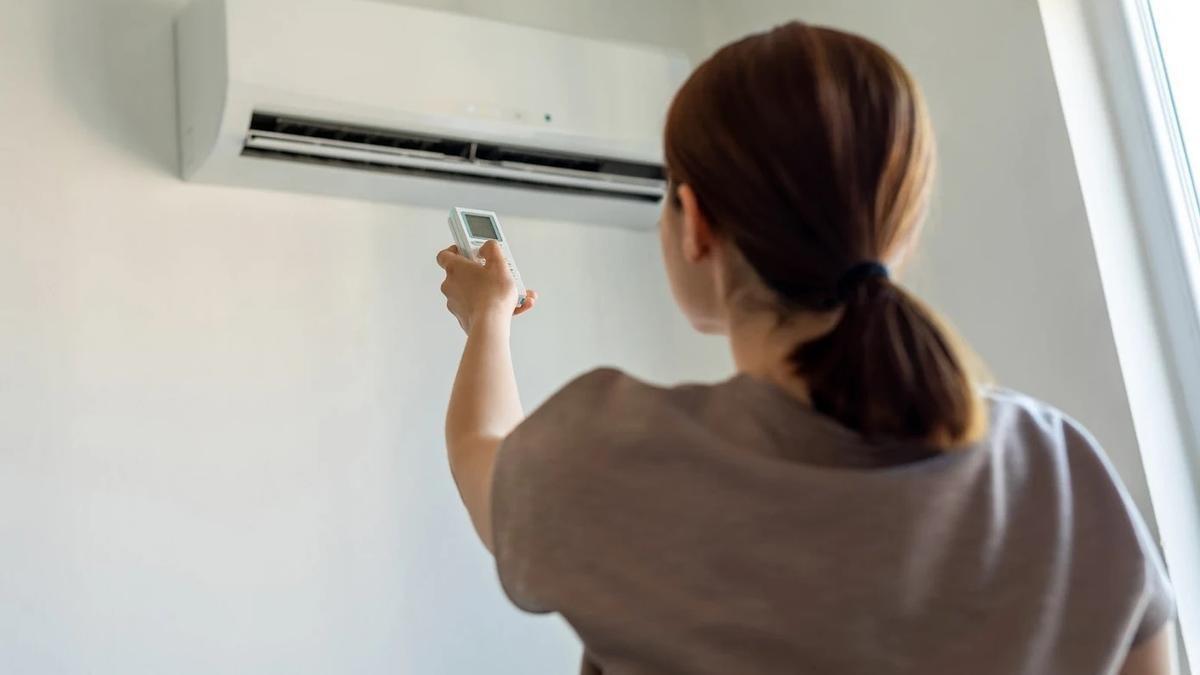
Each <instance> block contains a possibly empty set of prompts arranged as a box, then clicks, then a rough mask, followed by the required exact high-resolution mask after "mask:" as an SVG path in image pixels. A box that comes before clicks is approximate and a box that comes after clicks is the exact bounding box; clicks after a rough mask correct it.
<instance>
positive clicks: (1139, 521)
mask: <svg viewBox="0 0 1200 675" xmlns="http://www.w3.org/2000/svg"><path fill="white" fill-rule="evenodd" d="M1067 425H1068V432H1067V434H1068V438H1069V439H1070V440H1071V441H1073V442H1072V443H1071V444H1072V445H1073V446H1075V448H1076V449H1077V450H1082V456H1083V461H1078V460H1079V455H1077V466H1076V469H1081V471H1080V474H1082V477H1084V478H1085V479H1086V481H1087V482H1088V483H1090V485H1088V486H1086V487H1084V486H1077V487H1078V488H1081V489H1082V490H1084V491H1086V492H1087V494H1089V495H1091V496H1093V497H1095V498H1096V499H1098V500H1100V501H1104V502H1111V508H1109V509H1105V510H1104V511H1103V512H1105V513H1108V514H1110V515H1111V518H1110V519H1109V522H1108V523H1106V526H1107V529H1108V530H1109V532H1110V537H1111V544H1112V546H1113V547H1115V548H1114V549H1113V550H1112V554H1113V555H1121V556H1122V557H1126V556H1128V557H1131V559H1133V560H1134V561H1135V562H1136V563H1137V565H1136V569H1140V570H1142V573H1143V576H1144V579H1143V580H1142V583H1141V585H1140V589H1141V593H1140V597H1139V598H1137V599H1136V602H1134V603H1133V604H1134V606H1135V607H1137V614H1136V615H1135V616H1133V617H1132V620H1133V622H1134V629H1133V644H1138V643H1140V642H1141V641H1143V640H1145V639H1147V638H1150V637H1152V636H1154V635H1155V634H1156V633H1157V632H1158V631H1159V629H1161V628H1162V627H1163V626H1164V625H1166V624H1167V623H1168V622H1169V621H1171V620H1172V619H1173V618H1174V617H1175V597H1174V593H1173V592H1172V590H1171V582H1170V580H1169V578H1168V576H1167V571H1166V567H1165V565H1164V564H1163V559H1162V555H1161V553H1160V552H1159V548H1158V544H1157V542H1156V541H1155V540H1154V536H1153V535H1152V534H1151V532H1150V528H1149V527H1147V525H1146V522H1145V520H1144V519H1143V518H1142V514H1141V511H1140V510H1139V509H1138V507H1137V505H1136V504H1135V503H1134V502H1133V498H1132V497H1130V495H1129V492H1128V491H1127V490H1126V489H1125V486H1124V484H1123V483H1122V482H1121V479H1120V477H1119V475H1118V474H1117V472H1116V469H1115V468H1114V467H1113V466H1112V464H1111V463H1110V462H1109V461H1108V458H1107V457H1106V455H1105V454H1104V451H1103V450H1102V449H1101V447H1100V445H1099V443H1098V442H1097V441H1096V439H1095V438H1093V437H1092V436H1091V434H1090V433H1088V431H1087V430H1086V429H1084V428H1083V427H1082V426H1080V425H1079V424H1078V423H1077V422H1075V421H1074V420H1070V419H1068V420H1067ZM1096 506H1097V507H1098V506H1099V505H1096Z"/></svg>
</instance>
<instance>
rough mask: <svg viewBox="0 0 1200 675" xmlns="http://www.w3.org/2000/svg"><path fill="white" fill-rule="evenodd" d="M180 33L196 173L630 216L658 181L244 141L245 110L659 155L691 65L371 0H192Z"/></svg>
mask: <svg viewBox="0 0 1200 675" xmlns="http://www.w3.org/2000/svg"><path fill="white" fill-rule="evenodd" d="M176 40H177V45H178V49H179V53H178V62H179V65H178V73H179V105H180V111H179V117H180V144H181V165H182V173H183V175H184V176H185V177H186V178H188V179H190V180H195V181H201V182H211V183H220V184H228V185H242V186H246V187H264V188H269V189H283V190H293V191H304V192H314V193H319V194H328V195H336V196H344V197H351V198H355V199H371V200H380V201H390V202H397V203H407V204H413V205H417V206H431V207H436V208H439V209H440V208H444V207H445V206H446V205H447V204H451V203H472V204H483V205H487V206H489V208H493V209H504V210H506V211H507V212H509V213H511V214H512V215H525V216H531V217H558V218H563V219H565V220H571V221H582V222H595V223H601V224H611V225H619V226H623V227H633V228H646V227H652V226H653V224H654V222H655V220H656V218H657V209H658V206H657V204H656V196H657V195H658V194H661V181H658V183H659V185H658V186H657V187H655V188H653V189H650V190H645V191H643V194H640V195H633V196H631V195H630V194H623V193H622V191H624V192H627V193H628V192H637V191H638V188H637V187H636V186H635V187H626V186H621V189H620V190H608V191H607V192H609V193H610V194H601V193H602V192H605V189H604V188H606V181H609V178H606V177H604V176H600V177H599V178H598V180H599V182H596V180H594V179H592V178H590V177H582V178H581V177H574V178H572V177H570V176H568V177H566V178H564V177H562V176H561V175H551V176H545V175H538V174H545V173H546V172H545V171H543V170H541V169H539V168H538V167H522V166H521V163H520V162H510V161H506V162H501V163H498V164H502V166H497V167H492V168H491V169H489V171H490V173H491V174H493V175H482V173H481V172H479V171H475V172H474V173H475V174H477V175H476V176H475V177H474V178H473V179H470V176H465V175H447V174H446V173H445V172H437V171H431V172H428V173H426V174H424V175H422V174H421V172H419V171H415V170H413V171H407V172H405V171H399V170H397V171H390V170H384V169H382V168H381V167H371V169H372V170H365V169H363V167H361V166H358V167H355V166H354V165H353V162H339V161H336V160H338V159H339V158H337V157H332V158H331V157H325V158H321V157H311V156H309V157H306V156H294V155H292V156H289V154H288V153H282V154H267V155H265V156H264V155H263V154H262V153H257V152H255V151H254V150H255V149H253V148H251V151H250V152H247V146H248V139H249V138H250V137H251V131H252V129H251V121H252V119H253V116H254V114H255V113H256V112H260V113H261V112H264V111H269V112H272V113H277V114H282V115H291V116H296V117H301V118H312V119H317V120H327V121H330V122H336V123H342V124H347V125H361V126H367V127H378V128H381V129H393V130H403V131H404V132H410V133H414V134H424V135H429V136H431V137H446V138H461V139H469V140H471V141H473V142H479V143H488V144H494V145H498V146H504V147H516V148H529V149H533V150H537V151H546V152H551V153H573V154H577V155H580V156H595V157H604V158H609V159H612V160H620V161H625V162H633V163H646V164H655V165H658V166H659V167H661V162H662V148H661V143H662V141H661V131H662V124H663V118H664V115H665V111H666V108H667V105H668V103H669V100H670V97H671V96H672V95H673V93H674V90H675V89H676V88H677V87H678V85H679V83H680V82H681V81H682V79H683V78H684V77H685V76H686V71H687V62H686V60H685V59H684V58H683V57H682V56H681V55H680V54H678V53H674V52H670V51H667V50H655V49H652V48H647V47H640V46H634V45H624V44H615V43H608V42H603V41H598V40H589V39H585V38H579V37H574V36H568V35H561V34H557V33H552V32H548V31H542V30H536V29H531V28H524V27H518V26H512V25H508V24H503V23H498V22H492V21H485V20H481V19H475V18H471V17H466V16H461V15H456V14H449V13H441V12H435V11H430V10H423V9H415V8H410V7H404V6H400V5H395V4H390V3H385V2H374V1H370V0H193V2H192V4H191V5H189V7H188V8H187V9H186V10H185V11H184V12H183V13H182V14H181V15H180V18H179V19H178V21H177V25H176ZM497 44H498V45H501V46H502V48H500V49H494V48H493V45H497ZM330 45H336V47H331V46H330ZM547 117H548V119H547ZM322 152H324V151H323V150H322ZM314 154H319V153H314ZM289 157H290V159H289ZM314 160H319V161H314ZM324 160H331V161H328V162H324ZM323 162H324V163H323ZM401 168H404V167H401ZM408 168H409V169H412V167H408ZM522 172H525V175H522ZM450 173H454V172H450ZM463 173H464V174H469V173H471V171H465V172H463ZM483 173H487V172H483ZM550 173H555V172H553V171H552V172H550ZM557 173H562V172H557ZM526 178H531V179H533V180H532V182H531V183H530V184H528V185H527V184H523V182H527V181H525V179H526ZM626 182H629V183H632V182H633V181H626ZM593 190H599V192H596V191H593Z"/></svg>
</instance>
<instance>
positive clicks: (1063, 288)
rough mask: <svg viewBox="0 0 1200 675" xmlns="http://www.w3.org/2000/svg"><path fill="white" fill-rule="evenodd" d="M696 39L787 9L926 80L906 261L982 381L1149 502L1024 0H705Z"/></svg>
mask: <svg viewBox="0 0 1200 675" xmlns="http://www.w3.org/2000/svg"><path fill="white" fill-rule="evenodd" d="M703 4H704V8H705V11H704V13H703V14H702V19H703V28H704V31H705V35H706V40H707V42H708V44H709V45H710V46H716V45H719V44H721V43H723V42H725V41H727V40H729V39H731V38H733V37H735V36H738V35H741V34H744V33H746V32H748V31H752V30H761V29H763V28H766V27H769V26H771V25H774V24H777V23H780V22H783V21H786V20H790V19H797V18H798V19H801V20H804V21H807V22H809V23H817V24H827V25H831V26H834V27H836V28H841V29H844V30H850V31H854V32H858V33H862V34H864V35H866V36H868V37H870V38H872V39H875V40H877V41H879V42H881V43H883V44H884V45H885V46H887V47H888V48H889V49H891V50H892V51H893V52H895V53H896V54H897V56H899V58H900V59H901V60H902V61H903V62H904V63H905V64H906V65H907V66H908V67H909V68H910V69H911V70H912V71H913V73H914V74H915V76H916V77H917V79H918V80H919V81H920V82H921V84H922V87H923V88H924V90H925V93H926V95H927V98H928V99H929V105H930V108H931V111H932V114H933V117H934V125H935V128H936V130H937V136H938V143H939V160H940V175H939V180H938V192H937V196H936V198H935V205H934V213H933V215H932V217H931V224H930V228H929V231H928V232H927V234H926V236H925V240H924V242H923V244H922V247H921V250H920V251H919V253H918V256H917V258H916V260H915V262H914V265H913V267H912V269H911V270H910V281H911V283H912V285H913V286H914V287H915V288H916V289H917V291H918V292H919V293H921V294H922V295H923V296H924V297H926V298H927V299H929V300H930V302H932V303H933V304H934V305H935V306H936V307H938V308H939V309H941V310H942V311H943V312H944V313H945V314H946V315H947V316H948V317H949V318H950V320H951V321H952V322H953V323H954V324H955V326H956V327H957V328H958V329H959V330H960V331H961V332H962V333H963V335H964V336H965V337H966V339H967V341H968V342H969V343H970V344H971V345H972V346H973V347H974V348H975V349H976V351H978V352H979V353H980V355H981V356H982V357H983V359H984V360H985V361H986V362H987V364H988V366H989V367H990V370H991V371H992V374H993V375H994V376H995V378H996V380H997V381H998V382H999V383H1000V384H1002V385H1004V386H1008V387H1012V388H1016V389H1021V390H1023V391H1026V392H1028V393H1031V394H1033V395H1035V396H1038V397H1040V398H1043V399H1045V400H1047V401H1049V402H1051V403H1053V404H1055V405H1057V406H1058V407H1060V408H1062V409H1064V410H1066V411H1067V412H1068V413H1070V414H1071V415H1073V416H1075V417H1077V418H1078V419H1080V420H1081V421H1082V422H1083V423H1084V424H1085V425H1086V426H1087V427H1088V428H1089V429H1091V431H1092V432H1093V433H1094V434H1095V435H1096V437H1097V438H1098V439H1099V440H1100V441H1101V442H1102V443H1103V444H1104V446H1105V448H1106V450H1107V452H1108V454H1109V456H1110V457H1111V459H1112V460H1113V462H1114V464H1115V465H1116V467H1117V469H1118V471H1120V473H1121V475H1122V477H1123V478H1124V480H1125V483H1126V485H1127V486H1128V487H1129V489H1130V492H1131V493H1132V494H1133V496H1134V498H1135V499H1136V500H1137V502H1138V504H1139V505H1140V506H1141V508H1142V510H1143V512H1144V513H1145V514H1146V516H1147V518H1150V517H1151V510H1150V501H1149V496H1148V493H1147V490H1146V482H1145V476H1144V474H1143V471H1142V465H1141V459H1140V455H1139V448H1138V444H1137V439H1136V437H1135V435H1134V429H1133V422H1132V418H1131V416H1130V408H1129V402H1128V399H1127V397H1126V393H1125V387H1124V384H1123V381H1122V378H1121V370H1120V363H1119V361H1118V359H1117V351H1116V347H1115V345H1114V341H1113V335H1112V328H1111V325H1110V324H1109V318H1108V311H1107V308H1106V305H1105V301H1104V291H1103V288H1102V286H1101V281H1100V275H1099V271H1098V269H1097V265H1096V255H1095V250H1094V248H1093V244H1092V239H1091V233H1090V231H1089V228H1088V220H1087V214H1086V211H1085V209H1084V203H1083V197H1082V193H1081V190H1080V186H1079V179H1078V175H1077V173H1076V170H1075V164H1074V158H1073V156H1072V153H1071V146H1070V141H1069V138H1068V135H1067V128H1066V123H1065V121H1064V119H1063V114H1062V108H1061V104H1060V102H1059V98H1058V92H1057V90H1056V88H1055V82H1054V72H1053V69H1052V67H1051V62H1050V57H1049V52H1048V49H1047V46H1046V36H1045V33H1044V31H1043V26H1042V22H1041V16H1040V15H1039V13H1038V6H1037V2H1036V0H986V1H976V2H944V1H943V0H906V1H905V2H892V1H891V0H851V1H846V0H803V1H802V2H792V1H785V0H745V1H744V2H739V3H737V5H734V4H733V3H726V2H722V1H721V0H704V1H703Z"/></svg>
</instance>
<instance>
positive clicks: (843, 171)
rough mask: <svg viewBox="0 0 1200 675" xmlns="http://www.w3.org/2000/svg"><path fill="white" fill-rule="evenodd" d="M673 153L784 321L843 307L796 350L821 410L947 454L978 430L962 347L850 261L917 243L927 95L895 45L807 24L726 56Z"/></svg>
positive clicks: (671, 161)
mask: <svg viewBox="0 0 1200 675" xmlns="http://www.w3.org/2000/svg"><path fill="white" fill-rule="evenodd" d="M664 155H665V157H666V163H667V166H668V169H669V171H668V173H669V175H670V176H671V178H672V184H673V185H674V184H684V183H686V184H688V185H689V186H690V187H691V188H692V191H693V192H694V193H695V195H696V202H697V205H698V207H699V208H700V210H701V211H702V212H703V213H704V215H705V216H706V217H707V220H708V221H709V223H710V224H711V226H712V228H713V230H714V232H715V233H716V234H717V235H720V236H723V237H724V238H725V239H726V240H727V241H729V242H732V243H733V244H734V245H735V246H736V247H737V249H738V251H739V252H740V254H741V255H742V257H743V258H744V259H745V260H746V262H748V263H749V266H750V267H751V268H753V270H754V272H755V273H756V275H757V277H758V279H759V280H761V281H762V282H763V283H764V284H765V286H766V287H767V288H768V289H769V290H770V291H772V292H773V294H774V296H776V299H777V300H779V302H778V303H777V304H778V305H779V306H780V307H781V308H782V309H784V310H785V312H793V311H797V312H809V313H815V314H820V315H829V316H834V315H833V314H832V313H833V312H840V315H839V316H837V323H836V325H835V327H834V328H833V330H832V331H830V332H829V333H828V334H825V335H823V336H821V337H820V338H818V339H816V340H813V341H811V342H807V343H805V344H802V345H799V346H797V347H796V348H795V350H794V351H793V352H792V353H791V355H790V365H791V366H793V367H794V369H795V371H796V374H797V375H799V376H800V377H802V378H803V379H804V381H805V383H806V385H807V386H808V389H809V393H810V395H811V398H812V402H813V405H814V407H815V408H816V409H817V410H818V411H820V412H822V413H824V414H826V415H829V416H831V417H832V418H834V419H836V420H837V421H839V422H840V423H841V424H842V425H844V426H846V427H848V428H850V429H852V430H855V431H858V432H859V433H861V434H863V435H864V436H866V437H869V438H876V439H885V438H886V439H892V440H902V441H913V442H921V443H926V444H929V445H932V446H934V447H937V448H941V449H947V448H951V447H957V446H961V445H965V444H967V443H970V442H971V441H974V440H975V439H977V438H979V437H980V436H981V435H982V434H983V431H984V428H985V424H986V420H985V415H984V410H983V403H982V401H981V399H980V396H979V392H978V391H977V388H976V385H975V383H974V381H973V379H972V378H971V376H970V374H969V373H968V370H967V364H966V362H965V355H966V354H967V352H966V350H965V349H961V348H960V347H959V343H958V341H957V340H956V339H955V338H954V337H953V336H952V334H951V333H950V332H949V330H948V329H947V328H945V327H943V326H942V325H940V322H939V321H938V319H937V317H936V316H935V315H934V313H933V312H932V311H931V310H929V309H928V308H926V307H925V305H923V304H922V303H921V302H920V301H918V300H917V299H916V298H915V297H913V296H911V295H909V294H908V293H907V292H905V291H904V290H903V289H901V288H900V287H899V286H897V285H895V284H894V283H892V282H891V281H890V280H889V279H888V277H887V270H886V269H885V268H884V267H883V266H882V265H880V264H879V263H877V262H866V263H859V264H857V265H855V263H856V261H861V260H868V261H870V260H893V259H897V258H899V257H900V255H901V252H903V251H906V250H909V249H911V248H912V246H913V244H914V243H915V239H916V237H917V236H918V233H919V232H920V229H921V222H922V221H923V220H924V217H925V214H926V211H927V207H928V204H929V197H930V193H931V191H932V185H933V176H934V173H935V168H936V166H935V165H936V161H935V152H934V138H933V129H932V124H931V122H930V117H929V113H928V111H927V109H926V107H925V103H924V98H923V97H922V96H921V91H920V88H919V87H918V86H917V84H916V82H915V81H914V80H913V78H912V76H911V75H910V74H909V72H908V71H907V70H905V68H904V66H903V65H901V64H900V62H899V61H897V60H896V58H895V57H893V56H892V55H891V54H889V53H888V52H887V50H885V49H883V48H882V47H880V46H879V45H877V44H875V43H874V42H871V41H870V40H867V39H865V38H862V37H860V36H857V35H851V34H849V33H844V32H841V31H837V30H833V29H829V28H821V27H817V26H809V25H806V24H803V23H798V22H791V23H787V24H784V25H782V26H778V27H776V28H775V29H773V30H770V31H767V32H765V33H759V34H756V35H750V36H748V37H745V38H743V39H741V40H739V41H737V42H734V43H731V44H729V45H726V46H725V47H723V48H721V49H720V50H719V51H718V52H717V53H716V54H714V55H713V56H712V57H711V58H709V59H708V60H707V61H705V62H704V63H703V64H701V65H700V67H699V68H697V69H696V71H695V72H694V73H692V75H691V77H689V78H688V81H687V82H685V83H684V85H683V87H682V88H680V90H679V93H677V94H676V95H675V100H674V101H672V103H671V108H670V111H669V112H668V114H667V125H666V131H665V134H664ZM851 266H852V267H851ZM847 268H849V269H850V272H847V271H846V270H847Z"/></svg>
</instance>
